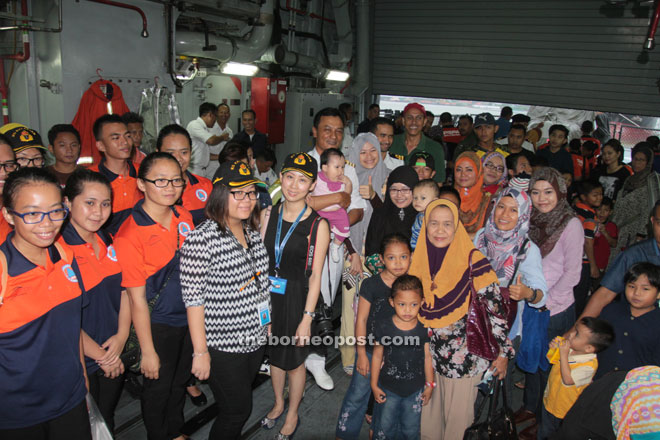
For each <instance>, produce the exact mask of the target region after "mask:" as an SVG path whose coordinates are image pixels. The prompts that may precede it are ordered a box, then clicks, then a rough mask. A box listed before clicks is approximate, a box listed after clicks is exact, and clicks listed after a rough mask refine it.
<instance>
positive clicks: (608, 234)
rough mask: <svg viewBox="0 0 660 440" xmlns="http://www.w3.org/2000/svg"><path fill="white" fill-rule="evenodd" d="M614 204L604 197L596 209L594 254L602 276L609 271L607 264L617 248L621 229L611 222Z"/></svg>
mask: <svg viewBox="0 0 660 440" xmlns="http://www.w3.org/2000/svg"><path fill="white" fill-rule="evenodd" d="M613 209H614V202H612V199H610V198H609V197H603V201H602V202H600V206H599V207H598V209H596V223H597V228H596V237H595V238H594V254H595V256H596V265H597V266H598V269H599V270H600V274H601V276H602V275H603V273H604V272H605V269H607V263H608V262H609V260H610V251H611V249H612V248H613V247H616V242H617V237H618V236H619V229H618V228H617V227H616V225H615V224H614V222H611V221H609V219H610V215H611V214H612V210H613Z"/></svg>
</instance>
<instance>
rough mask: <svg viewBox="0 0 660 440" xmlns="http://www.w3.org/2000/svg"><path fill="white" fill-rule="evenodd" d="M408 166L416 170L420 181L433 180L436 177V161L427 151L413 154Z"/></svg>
mask: <svg viewBox="0 0 660 440" xmlns="http://www.w3.org/2000/svg"><path fill="white" fill-rule="evenodd" d="M408 165H410V166H411V167H413V168H414V169H415V171H416V172H417V175H418V176H419V180H425V179H433V176H435V159H434V158H433V156H431V155H430V154H429V153H427V152H425V151H418V152H416V153H413V154H411V155H410V158H409V159H408Z"/></svg>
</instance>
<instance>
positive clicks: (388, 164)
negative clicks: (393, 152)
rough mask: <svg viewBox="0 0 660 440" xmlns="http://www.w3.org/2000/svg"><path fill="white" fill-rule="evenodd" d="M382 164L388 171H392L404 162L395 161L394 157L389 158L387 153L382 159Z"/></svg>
mask: <svg viewBox="0 0 660 440" xmlns="http://www.w3.org/2000/svg"><path fill="white" fill-rule="evenodd" d="M383 163H384V164H385V166H386V167H387V169H388V170H390V171H392V170H393V169H394V168H398V167H400V166H401V165H404V164H405V162H404V161H402V160H401V159H397V158H396V157H392V156H390V155H389V153H387V154H386V155H385V159H383Z"/></svg>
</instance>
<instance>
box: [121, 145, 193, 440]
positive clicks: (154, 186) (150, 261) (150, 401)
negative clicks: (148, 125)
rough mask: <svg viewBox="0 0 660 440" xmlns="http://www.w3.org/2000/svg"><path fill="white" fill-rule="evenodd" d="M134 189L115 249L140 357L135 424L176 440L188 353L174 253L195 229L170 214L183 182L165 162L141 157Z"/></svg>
mask: <svg viewBox="0 0 660 440" xmlns="http://www.w3.org/2000/svg"><path fill="white" fill-rule="evenodd" d="M137 185H138V188H139V189H140V190H141V191H142V192H143V193H144V199H143V200H140V201H139V202H137V203H136V204H135V206H134V207H133V209H132V210H131V212H130V214H129V217H128V218H127V219H126V221H125V222H124V223H123V224H122V226H121V228H120V229H119V232H117V235H116V237H115V245H114V246H115V249H116V252H117V259H118V261H119V265H120V266H121V269H122V286H123V287H124V288H126V291H127V292H128V296H129V299H130V304H131V316H132V319H133V326H134V327H135V332H136V334H137V337H138V340H139V342H140V349H141V352H142V362H141V365H140V369H141V371H142V373H143V374H144V378H145V379H144V391H143V393H142V418H143V419H144V425H145V427H146V428H147V437H148V438H149V439H183V438H184V436H183V435H181V432H180V430H181V428H182V427H183V423H184V420H183V405H184V402H185V395H184V393H185V387H186V383H187V382H188V379H189V378H190V367H191V359H192V345H191V342H190V334H189V333H188V320H187V318H186V309H185V307H184V305H183V300H182V298H181V283H180V276H179V249H180V248H181V245H182V244H183V242H184V240H185V239H186V237H187V236H188V234H189V233H190V232H191V231H192V230H193V227H194V226H193V221H192V216H191V215H190V213H189V212H188V211H187V210H186V209H184V208H182V207H180V206H174V204H175V203H176V201H177V200H179V198H181V193H182V192H183V186H184V185H185V181H184V180H183V176H182V173H181V167H180V166H179V163H178V162H177V161H176V159H175V158H174V157H173V156H172V155H170V154H167V153H151V154H150V155H148V156H147V157H146V158H145V159H144V160H143V161H142V163H141V164H140V170H139V171H138V178H137Z"/></svg>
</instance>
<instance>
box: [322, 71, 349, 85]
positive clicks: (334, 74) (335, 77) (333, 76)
mask: <svg viewBox="0 0 660 440" xmlns="http://www.w3.org/2000/svg"><path fill="white" fill-rule="evenodd" d="M348 77H349V74H348V72H342V71H341V70H328V71H327V72H326V74H325V79H327V80H328V81H342V82H343V81H346V80H347V79H348Z"/></svg>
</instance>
